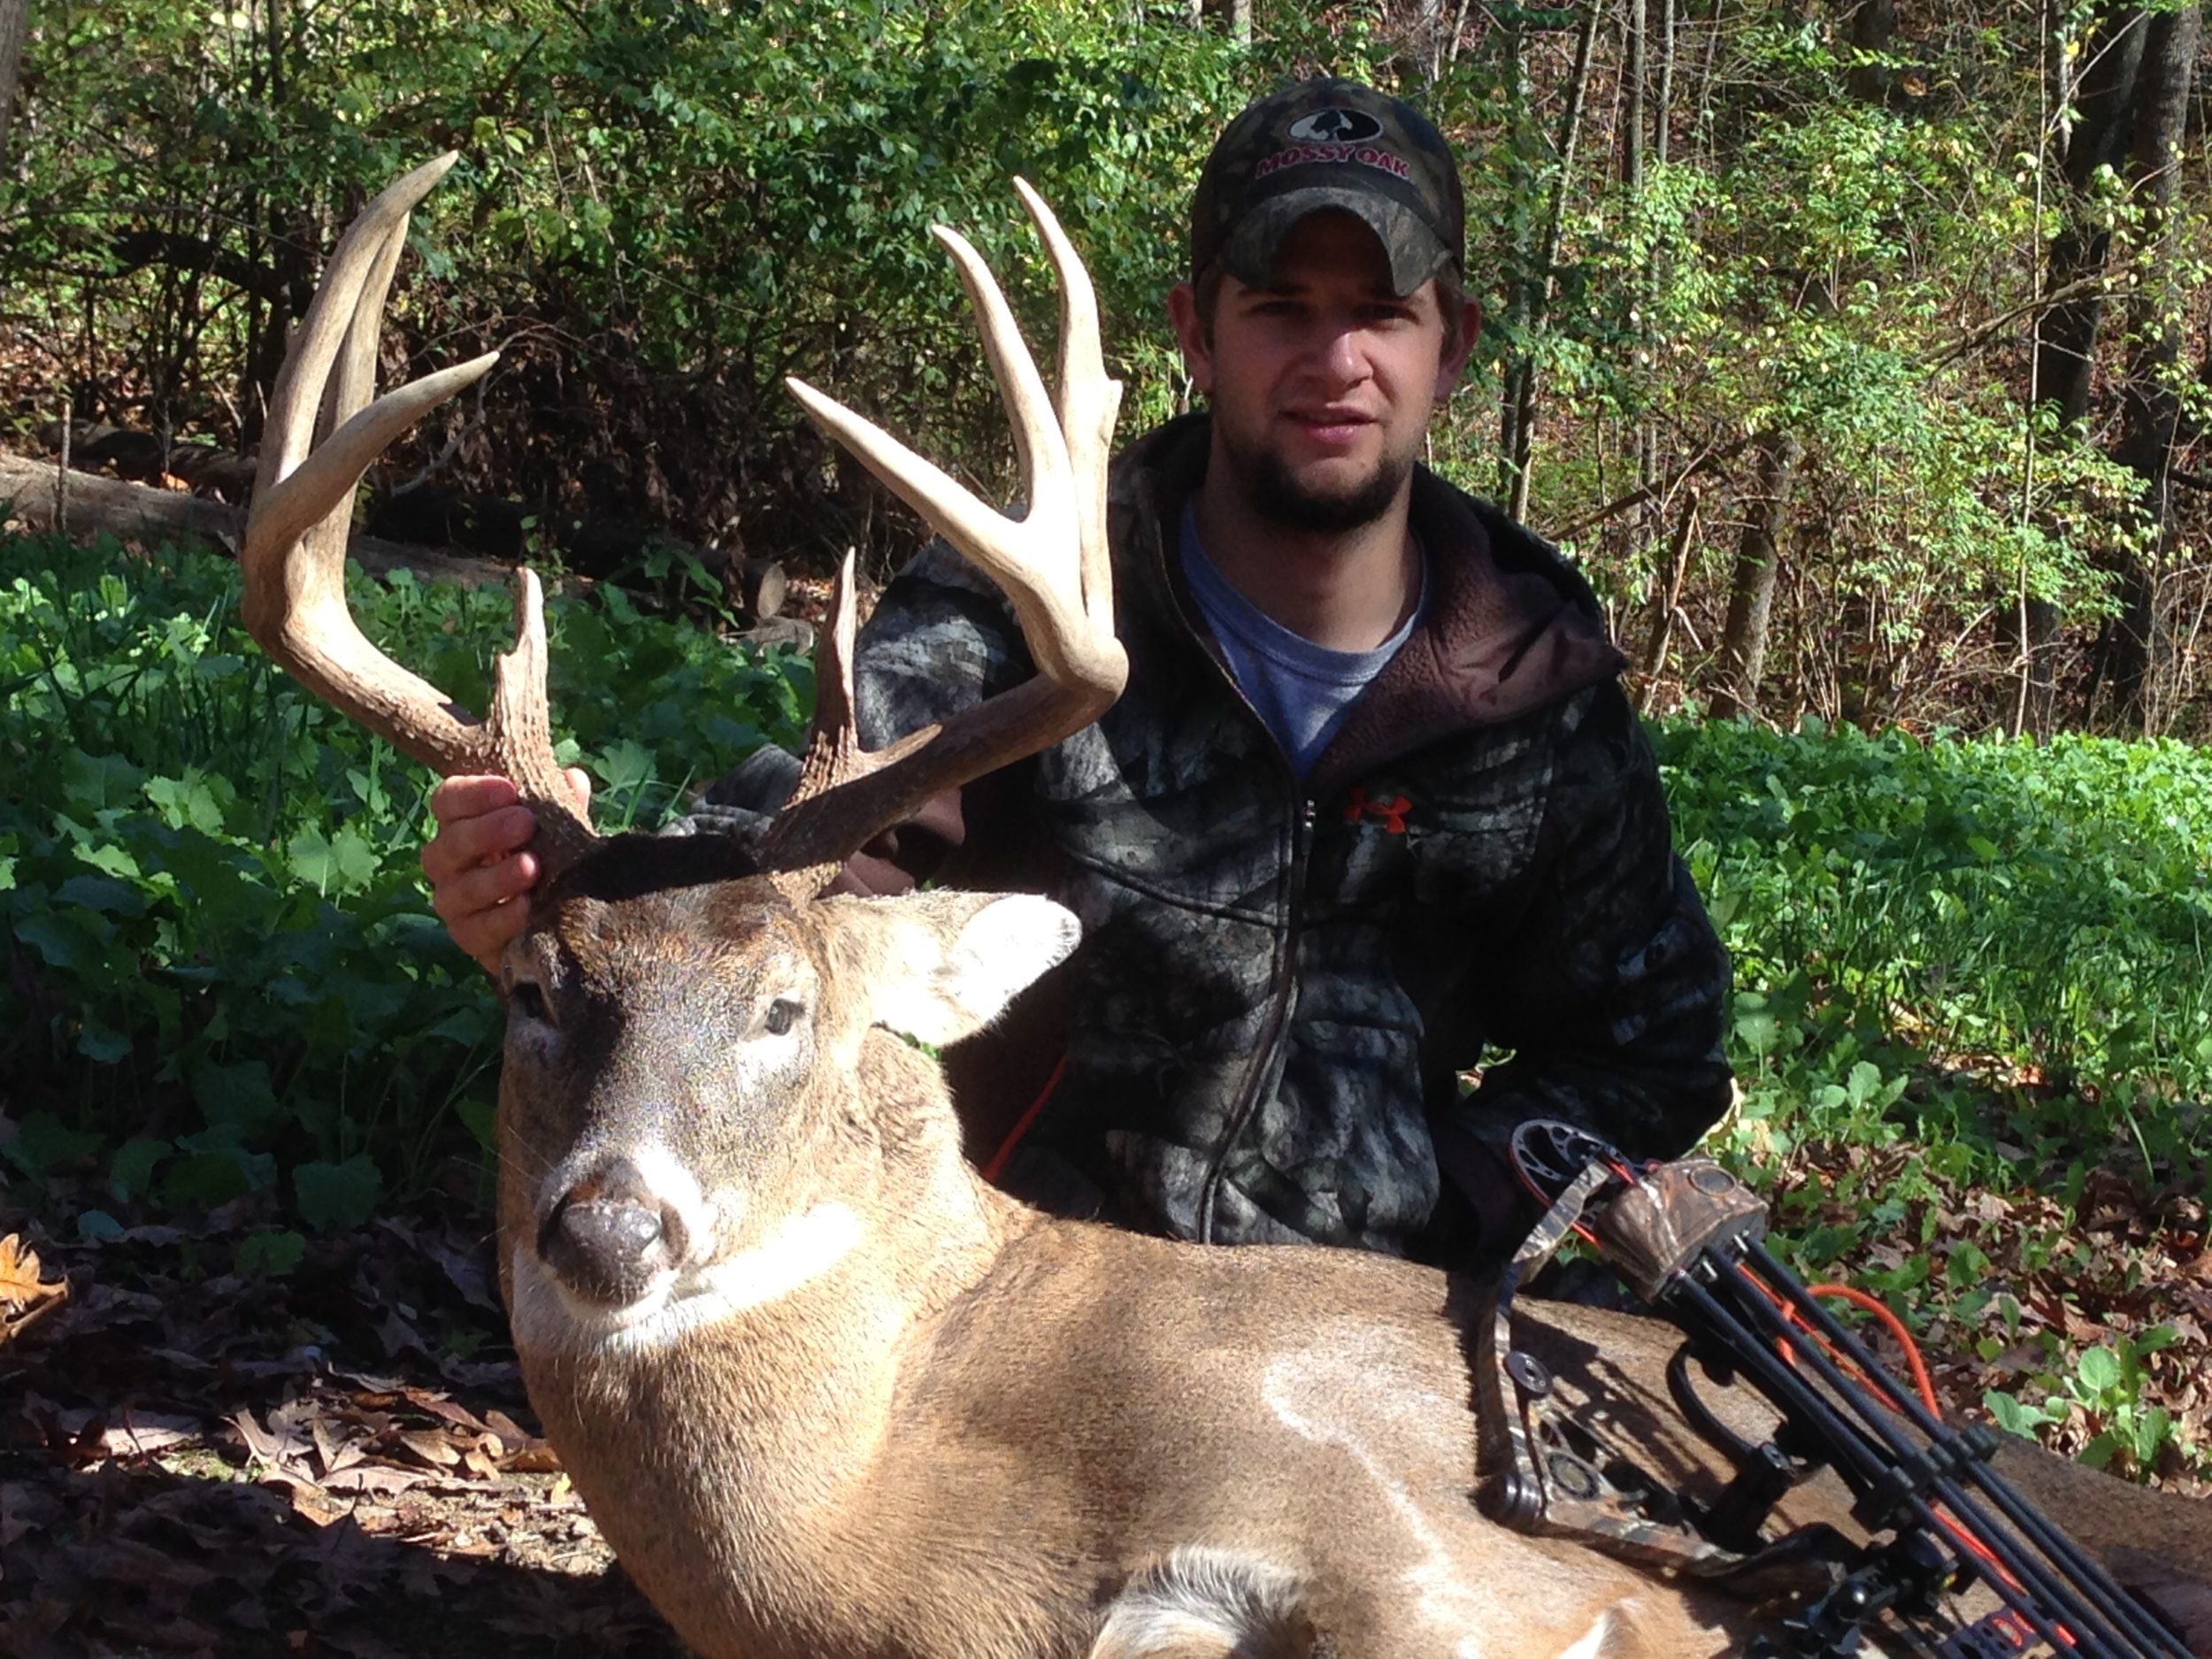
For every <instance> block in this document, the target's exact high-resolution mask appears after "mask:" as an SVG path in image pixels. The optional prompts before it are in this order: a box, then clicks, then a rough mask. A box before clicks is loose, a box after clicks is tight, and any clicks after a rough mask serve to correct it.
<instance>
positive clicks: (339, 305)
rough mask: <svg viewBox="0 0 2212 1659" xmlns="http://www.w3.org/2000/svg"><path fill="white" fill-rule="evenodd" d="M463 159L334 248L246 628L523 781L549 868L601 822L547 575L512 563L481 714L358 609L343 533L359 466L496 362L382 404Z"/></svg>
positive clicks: (275, 453) (411, 749)
mask: <svg viewBox="0 0 2212 1659" xmlns="http://www.w3.org/2000/svg"><path fill="white" fill-rule="evenodd" d="M456 160H457V157H456V156H455V155H454V154H452V153H448V154H446V155H443V156H441V157H438V158H437V159H436V160H435V161H432V162H427V163H426V164H425V165H422V166H419V167H418V168H416V169H415V170H414V171H413V172H412V173H409V174H408V175H407V176H406V177H405V178H403V179H401V180H398V181H397V182H396V183H394V184H392V185H390V186H389V187H388V188H386V189H385V190H384V192H383V194H381V195H380V196H378V197H377V198H376V199H375V200H374V201H373V202H371V203H370V204H369V205H368V206H367V207H366V208H365V209H364V210H363V211H362V213H361V216H360V217H359V218H358V219H355V220H354V222H353V224H352V226H351V227H350V228H349V229H348V230H347V232H346V234H344V236H342V238H340V239H339V242H338V245H337V247H336V248H335V249H334V250H332V251H331V256H330V265H329V266H328V268H327V269H326V270H325V271H324V273H323V280H322V281H321V283H320V284H319V286H318V287H317V288H316V290H315V298H314V301H313V303H311V304H310V305H309V306H308V308H307V316H306V318H305V319H304V320H303V322H302V323H301V325H300V329H299V333H298V334H296V336H295V337H294V339H293V341H292V343H291V346H290V348H289V349H288V350H287V351H286V352H285V355H284V366H283V368H282V369H281V370H280V371H279V373H278V374H277V380H276V385H275V388H273V393H272V396H271V397H270V403H269V418H268V423H267V432H266V434H265V437H264V439H263V442H262V447H261V465H260V470H259V472H258V473H257V475H256V477H255V480H254V492H253V507H252V510H251V511H250V512H249V513H248V514H247V516H246V544H245V550H244V553H243V554H242V557H241V560H240V562H241V564H242V565H243V567H244V572H245V588H246V592H245V603H244V606H243V610H244V614H245V620H246V626H247V628H248V630H249V631H250V632H251V634H253V636H254V638H255V639H256V640H257V641H260V643H261V649H264V650H265V651H266V652H268V654H269V656H270V657H272V658H273V660H274V661H275V662H276V663H277V664H279V665H280V666H281V667H282V668H283V669H284V670H285V672H288V673H289V674H290V675H291V676H292V677H293V678H294V679H295V680H298V681H300V682H301V683H302V684H303V685H304V686H305V687H307V688H308V689H309V690H311V691H312V692H314V693H315V694H316V695H318V696H319V697H321V698H322V699H323V700H324V701H325V702H326V703H331V704H333V705H334V707H336V708H337V709H338V710H339V711H340V712H341V713H343V714H345V715H347V716H349V718H352V719H354V720H356V721H357V722H358V723H359V724H361V725H363V726H366V727H368V729H369V730H371V731H372V732H374V733H377V735H379V736H380V737H382V738H385V739H387V740H388V741H390V742H391V743H392V745H393V746H394V747H395V748H396V749H399V750H400V751H401V752H403V754H406V755H409V756H411V757H413V758H414V759H416V760H419V761H420V762H422V763H423V764H425V765H427V766H430V767H432V768H434V770H436V771H437V772H441V773H442V774H444V775H446V776H448V777H452V776H455V775H457V774H464V773H472V772H497V773H500V774H502V775H503V776H505V777H506V778H508V779H510V780H512V781H513V783H514V785H515V787H516V788H517V789H518V791H519V792H520V794H521V795H522V798H523V800H524V801H525V802H526V803H528V804H529V806H530V807H531V808H532V809H533V810H534V811H535V812H536V814H537V819H538V833H537V837H536V842H535V848H534V850H535V851H536V852H537V854H538V856H539V859H540V862H541V864H542V865H543V867H544V869H545V871H546V872H547V873H548V874H550V873H551V872H552V871H553V870H555V869H557V868H558V867H560V866H563V865H565V864H570V863H572V862H573V861H574V860H575V858H576V857H577V856H580V854H581V853H582V852H583V851H584V849H586V848H588V846H589V845H590V843H591V840H592V832H591V828H590V826H589V825H588V824H587V823H586V822H585V821H584V820H583V818H580V816H579V815H578V813H577V811H576V807H575V803H574V799H573V797H572V795H571V794H570V792H569V787H568V784H567V781H566V780H565V779H564V778H563V777H562V775H561V769H560V765H559V763H558V762H557V761H556V760H555V759H554V757H553V742H552V730H551V722H550V719H549V715H548V712H547V708H546V696H545V662H546V651H545V616H544V606H543V603H542V600H541V596H540V593H539V589H538V580H537V578H536V577H535V576H534V574H532V573H531V572H529V571H527V570H521V569H518V570H517V571H516V572H515V646H514V649H512V650H511V651H509V652H507V653H505V654H504V655H503V656H502V657H500V658H499V661H498V664H497V666H496V669H495V674H494V689H493V693H492V704H491V708H490V710H488V713H487V714H486V716H485V718H483V719H482V720H478V719H477V718H475V717H474V716H472V715H471V714H469V713H468V712H467V711H466V710H463V709H462V708H460V707H459V706H458V705H457V704H456V703H454V702H453V700H452V699H451V698H449V697H448V696H447V695H445V693H443V692H442V691H440V690H439V689H438V688H437V687H435V686H433V685H431V684H430V683H429V682H428V681H427V680H421V679H419V678H417V677H416V676H415V675H413V674H411V673H410V672H408V671H407V670H406V669H404V668H402V667H401V666H400V665H399V664H397V663H395V662H394V661H392V659H391V658H390V657H387V656H385V655H384V653H383V652H382V651H380V650H379V649H377V648H376V647H375V646H374V645H373V644H372V643H371V642H370V641H369V640H368V639H367V637H366V636H365V635H364V634H362V632H361V630H360V628H359V627H358V626H356V624H355V622H354V619H353V616H352V613H351V612H350V611H348V610H347V608H346V530H347V524H348V521H349V518H351V516H352V511H353V493H354V489H355V488H356V487H357V485H358V484H359V483H360V481H361V474H362V473H363V472H365V471H366V470H367V469H368V466H369V464H370V463H371V462H372V461H373V460H375V459H376V457H378V456H379V455H380V454H381V453H383V451H384V449H385V447H386V446H387V445H388V444H389V443H390V442H392V441H393V440H394V439H395V438H397V437H398V436H399V435H400V434H402V433H403V432H405V431H406V430H407V429H408V428H409V427H410V426H413V425H414V424H415V422H416V421H418V420H419V419H422V417H423V416H424V415H426V414H427V413H428V412H429V411H431V410H433V409H434V408H435V407H437V405H438V404H440V403H443V402H444V401H445V400H446V399H447V398H449V397H450V396H453V395H454V394H455V393H456V392H457V391H460V390H461V389H462V388H465V387H466V386H468V385H469V384H470V383H471V382H472V381H473V380H476V379H477V378H478V377H479V376H480V375H481V374H483V373H484V372H485V371H486V370H488V369H489V368H490V367H491V366H492V365H493V364H495V363H496V362H497V361H498V360H499V354H498V353H497V352H495V351H494V352H488V353H486V354H485V355H484V356H482V357H478V358H476V359H474V360H473V361H472V362H468V363H464V364H460V365H457V366H456V367H453V368H450V369H444V370H441V371H440V372H439V373H435V374H430V375H426V376H424V377H423V378H422V379H421V380H412V381H410V382H409V383H408V384H406V385H405V386H402V387H399V388H396V389H395V390H393V391H389V392H387V393H386V394H385V395H384V396H381V397H380V398H378V399H377V400H376V401H375V402H374V403H370V402H369V394H370V393H371V391H373V389H374V385H375V378H376V346H377V335H378V333H379V331H380V328H381V326H382V321H383V310H384V296H385V294H386V291H387V290H388V288H390V286H391V280H392V272H393V269H394V267H395V266H396V265H398V263H399V256H400V253H401V250H403V249H404V248H405V247H406V245H407V219H408V215H409V214H410V213H411V212H412V211H414V207H415V204H417V203H419V202H420V201H421V200H422V198H423V197H424V196H426V195H428V194H429V193H430V188H431V187H432V186H433V185H434V184H436V183H437V182H438V180H440V179H442V178H443V177H444V176H445V174H446V172H447V170H448V169H449V168H450V167H451V166H452V165H453V164H454V162H455V161H456ZM364 405H366V406H365V407H364Z"/></svg>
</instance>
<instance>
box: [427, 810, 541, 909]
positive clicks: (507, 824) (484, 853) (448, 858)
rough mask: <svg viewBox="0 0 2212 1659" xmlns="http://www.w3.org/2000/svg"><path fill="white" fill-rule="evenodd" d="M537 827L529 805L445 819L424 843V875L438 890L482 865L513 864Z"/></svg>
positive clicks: (441, 820) (440, 821) (433, 887)
mask: <svg viewBox="0 0 2212 1659" xmlns="http://www.w3.org/2000/svg"><path fill="white" fill-rule="evenodd" d="M433 810H435V809H433ZM537 827H538V821H537V819H536V818H534V816H532V814H531V811H530V809H529V808H528V807H526V806H503V807H496V808H494V809H493V810H490V811H488V812H480V813H478V814H477V815H476V816H474V817H472V818H450V819H445V818H442V819H440V820H439V829H438V833H436V834H435V835H433V836H432V837H431V838H430V839H429V841H426V842H425V843H424V844H423V849H422V872H423V874H425V875H426V876H428V877H429V878H430V886H431V887H432V889H433V890H434V891H435V890H437V889H439V888H441V887H443V886H444V885H445V883H447V882H449V881H452V880H454V879H457V878H458V877H460V876H462V875H465V874H466V873H468V872H472V871H473V870H475V869H476V868H477V867H478V866H479V865H480V864H497V863H500V862H508V863H511V862H512V861H513V855H515V854H516V853H518V852H520V851H521V850H522V849H524V848H525V847H526V846H528V845H529V843H530V837H531V836H532V835H534V834H535V833H537ZM525 885H527V883H526V884H525ZM516 890H517V891H518V892H519V891H520V889H519V888H518V889H516Z"/></svg>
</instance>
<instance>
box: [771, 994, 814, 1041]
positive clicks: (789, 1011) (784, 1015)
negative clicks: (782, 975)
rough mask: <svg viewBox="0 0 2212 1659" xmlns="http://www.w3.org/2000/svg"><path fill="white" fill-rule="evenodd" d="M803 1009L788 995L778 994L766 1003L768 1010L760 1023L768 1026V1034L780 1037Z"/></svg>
mask: <svg viewBox="0 0 2212 1659" xmlns="http://www.w3.org/2000/svg"><path fill="white" fill-rule="evenodd" d="M805 1011H806V1010H804V1009H803V1008H801V1007H800V1006H799V1005H798V1004H797V1003H796V1002H793V1001H792V1000H791V999H790V998H789V997H787V996H780V997H778V998H777V999H776V1000H775V1001H774V1002H771V1003H769V1004H768V1012H767V1013H766V1014H765V1015H764V1017H763V1018H762V1019H761V1022H760V1023H761V1024H762V1025H765V1026H766V1027H767V1028H768V1034H769V1035H770V1036H772V1037H780V1036H782V1035H783V1034H784V1033H786V1032H787V1031H789V1030H790V1029H791V1027H792V1025H793V1023H794V1022H795V1021H796V1020H797V1019H798V1018H799V1016H800V1015H801V1014H803V1013H804V1012H805Z"/></svg>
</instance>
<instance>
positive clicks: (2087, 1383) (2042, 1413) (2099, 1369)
mask: <svg viewBox="0 0 2212 1659" xmlns="http://www.w3.org/2000/svg"><path fill="white" fill-rule="evenodd" d="M2177 1340H2179V1337H2178V1334H2177V1333H2176V1332H2175V1330H2174V1329H2173V1327H2172V1326H2170V1325H2154V1326H2153V1327H2152V1328H2151V1329H2149V1330H2147V1331H2145V1332H2142V1333H2139V1334H2138V1335H2136V1336H2134V1337H2131V1338H2124V1339H2123V1340H2121V1341H2120V1342H2119V1343H2118V1344H2117V1346H2112V1345H2104V1346H2100V1347H2097V1348H2086V1349H2085V1350H2083V1352H2082V1353H2081V1354H2080V1356H2078V1358H2076V1359H2075V1361H2074V1362H2073V1363H2072V1365H2071V1367H2070V1368H2068V1367H2063V1366H2062V1367H2060V1368H2058V1369H2052V1370H2046V1371H2038V1372H2037V1373H2036V1374H2035V1375H2034V1376H2033V1377H2032V1379H2029V1381H2028V1382H2027V1383H2026V1384H2024V1385H2023V1386H2021V1387H2020V1388H2018V1389H2017V1390H2013V1391H2007V1390H2004V1389H2000V1388H1993V1389H1991V1390H1990V1391H1989V1392H1988V1393H1987V1394H1985V1395H1984V1396H1983V1397H1982V1403H1983V1405H1984V1406H1985V1407H1986V1408H1987V1409H1988V1411H1989V1414H1990V1416H1991V1417H1994V1418H1995V1419H1996V1421H1997V1424H1998V1425H1999V1426H2000V1427H2001V1428H2004V1429H2007V1430H2008V1431H2010V1432H2012V1433H2015V1434H2024V1435H2027V1436H2029V1437H2031V1438H2032V1437H2033V1436H2034V1435H2035V1433H2036V1432H2037V1431H2038V1430H2039V1428H2041V1427H2042V1426H2043V1425H2046V1424H2063V1423H2068V1422H2070V1421H2071V1420H2072V1419H2073V1418H2074V1417H2077V1415H2078V1416H2079V1417H2082V1418H2084V1419H2085V1426H2086V1427H2087V1428H2088V1429H2089V1431H2090V1432H2091V1435H2092V1438H2091V1440H2090V1441H2089V1443H2088V1445H2087V1446H2086V1447H2085V1448H2084V1449H2083V1451H2082V1454H2081V1461H2082V1462H2083V1463H2087V1464H2089V1465H2090V1466H2091V1467H2092V1468H2095V1469H2102V1468H2105V1467H2107V1466H2108V1465H2109V1464H2112V1463H2115V1462H2117V1463H2119V1464H2120V1465H2121V1466H2122V1467H2123V1468H2124V1469H2131V1470H2147V1469H2150V1468H2152V1467H2154V1465H2155V1463H2156V1461H2157V1458H2158V1455H2159V1453H2160V1452H2161V1451H2162V1450H2163V1449H2164V1448H2166V1447H2167V1446H2169V1445H2170V1444H2174V1443H2176V1441H2177V1436H2178V1425H2177V1424H2176V1422H2175V1420H2174V1416H2173V1413H2172V1412H2170V1410H2168V1409H2166V1408H2165V1407H2164V1406H2160V1405H2146V1404H2145V1403H2144V1402H2143V1398H2142V1396H2143V1385H2144V1381H2145V1378H2146V1371H2147V1366H2146V1362H2147V1360H2148V1358H2149V1356H2151V1355H2153V1354H2155V1353H2158V1352H2160V1351H2161V1350H2162V1349H2164V1348H2170V1347H2172V1346H2173V1344H2174V1343H2175V1342H2176V1341H2177ZM2051 1346H2052V1347H2055V1346H2056V1344H2055V1341H2053V1342H2052V1343H2051ZM2031 1394H2039V1395H2040V1396H2041V1399H2040V1401H2039V1402H2031V1401H2030V1400H2029V1399H2027V1398H2024V1396H2028V1395H2031Z"/></svg>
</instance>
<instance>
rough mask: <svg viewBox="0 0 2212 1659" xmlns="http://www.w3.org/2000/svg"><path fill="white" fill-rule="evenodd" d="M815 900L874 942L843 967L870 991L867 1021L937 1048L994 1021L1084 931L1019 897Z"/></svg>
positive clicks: (1054, 909)
mask: <svg viewBox="0 0 2212 1659" xmlns="http://www.w3.org/2000/svg"><path fill="white" fill-rule="evenodd" d="M822 907H823V908H831V907H834V908H835V910H837V911H838V912H839V913H840V914H839V920H840V922H841V923H843V924H846V925H849V926H855V927H856V930H857V931H858V932H859V933H860V934H861V935H862V937H863V938H864V939H867V940H868V941H870V942H871V944H872V946H873V947H874V948H873V949H870V950H868V951H867V953H866V955H867V957H868V958H869V959H868V960H866V961H865V962H856V963H852V964H848V969H849V972H854V973H856V975H857V976H859V977H860V978H861V979H862V982H863V983H864V984H865V985H867V986H868V987H869V992H868V998H867V1000H868V1002H869V1005H870V1006H869V1015H870V1020H871V1023H872V1024H874V1025H887V1026H889V1027H890V1028H891V1029H892V1030H893V1031H898V1032H904V1033H906V1034H907V1035H909V1036H910V1037H918V1038H920V1039H921V1040H922V1041H924V1042H928V1043H937V1044H940V1045H941V1044H944V1043H949V1042H957V1041H959V1040H960V1039H961V1038H963V1037H965V1036H967V1035H968V1034H969V1033H972V1032H977V1031H980V1030H981V1029H982V1028H983V1027H984V1026H986V1025H989V1024H990V1023H991V1022H992V1021H993V1020H995V1019H996V1018H998V1017H999V1015H1000V1014H1001V1013H1002V1012H1003V1011H1004V1010H1005V1008H1006V1005H1007V1004H1008V1003H1009V1002H1012V1001H1013V1000H1014V996H1015V994H1016V993H1018V992H1019V991H1020V990H1022V989H1023V988H1024V987H1026V986H1028V985H1030V984H1032V983H1033V982H1034V981H1035V980H1036V979H1038V978H1039V977H1040V976H1041V975H1042V974H1043V973H1044V972H1045V971H1046V970H1047V969H1048V968H1051V967H1053V966H1055V965H1056V964H1058V963H1060V962H1062V961H1064V960H1065V959H1066V957H1067V956H1068V954H1069V953H1070V952H1071V951H1072V950H1073V949H1075V947H1076V943H1077V941H1079V939H1081V937H1082V935H1083V928H1082V925H1081V924H1080V923H1079V922H1078V921H1077V920H1076V919H1075V917H1074V915H1073V914H1072V913H1071V911H1069V910H1065V909H1064V908H1062V907H1061V906H1060V905H1057V904H1055V903H1054V902H1052V901H1051V900H1050V899H1040V898H1033V897H1031V896H1029V895H1026V894H1010V895H1009V894H993V893H953V892H931V893H909V894H904V895H901V896H899V897H897V898H882V899H864V898H855V897H839V898H833V899H826V900H824V901H822Z"/></svg>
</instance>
